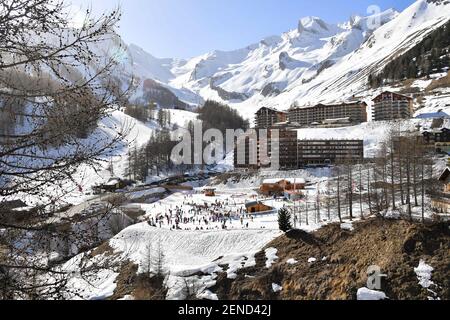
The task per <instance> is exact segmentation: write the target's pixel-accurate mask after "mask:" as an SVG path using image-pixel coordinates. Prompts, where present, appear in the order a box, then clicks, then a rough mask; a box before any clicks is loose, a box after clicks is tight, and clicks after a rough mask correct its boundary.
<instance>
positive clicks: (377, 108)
mask: <svg viewBox="0 0 450 320" xmlns="http://www.w3.org/2000/svg"><path fill="white" fill-rule="evenodd" d="M373 103H374V104H373V112H372V117H373V121H387V120H396V119H409V118H411V116H412V114H413V99H412V98H410V97H408V96H405V95H402V94H398V93H394V92H390V91H385V92H383V93H381V94H380V95H378V96H377V97H375V99H373Z"/></svg>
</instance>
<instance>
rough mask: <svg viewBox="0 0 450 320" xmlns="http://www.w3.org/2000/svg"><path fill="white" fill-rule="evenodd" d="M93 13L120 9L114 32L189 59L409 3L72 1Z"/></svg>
mask: <svg viewBox="0 0 450 320" xmlns="http://www.w3.org/2000/svg"><path fill="white" fill-rule="evenodd" d="M71 2H72V4H73V5H74V6H75V7H76V8H79V7H80V6H84V7H86V6H92V8H93V10H94V12H96V13H99V12H102V11H103V10H110V9H111V8H114V7H115V6H117V5H118V4H120V6H121V8H122V13H123V17H122V21H121V23H120V29H119V32H120V34H121V35H122V37H123V39H124V40H125V41H126V42H127V43H134V44H137V45H139V46H140V47H142V48H144V49H145V50H146V51H148V52H149V53H151V54H153V55H154V56H157V57H160V58H165V57H172V58H189V57H193V56H196V55H199V54H203V53H206V52H209V51H212V50H215V49H219V50H232V49H237V48H241V47H245V46H247V45H249V44H252V43H255V42H258V41H259V40H261V39H262V38H264V37H266V36H270V35H279V34H281V33H282V32H285V31H288V30H290V29H294V28H296V26H297V24H298V20H299V19H300V18H301V17H304V16H318V17H320V18H322V19H323V20H325V21H326V22H331V23H336V22H342V21H346V20H348V18H349V17H350V16H351V15H353V14H360V15H364V14H366V12H367V8H368V7H369V6H370V5H377V6H379V7H380V8H381V9H382V10H385V9H388V8H395V9H397V10H399V11H402V10H404V9H405V8H406V7H408V6H409V5H410V4H412V3H413V2H414V0H338V1H337V0H312V1H311V0H121V1H120V0H72V1H71Z"/></svg>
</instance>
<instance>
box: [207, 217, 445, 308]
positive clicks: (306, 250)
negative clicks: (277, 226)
mask: <svg viewBox="0 0 450 320" xmlns="http://www.w3.org/2000/svg"><path fill="white" fill-rule="evenodd" d="M449 246H450V232H449V230H448V223H447V224H435V225H433V226H423V225H420V224H415V223H411V222H408V221H403V220H384V219H381V218H376V219H370V220H367V221H363V222H359V223H355V230H354V231H352V232H350V231H346V230H341V228H340V225H338V224H334V225H329V226H327V227H324V228H322V229H320V230H318V231H317V232H315V233H313V234H308V233H306V232H303V231H291V232H289V233H287V234H286V235H284V236H281V237H279V238H277V239H275V240H274V241H273V242H271V243H270V244H269V245H268V246H267V247H275V248H277V249H278V253H277V256H278V257H279V260H278V262H277V264H275V265H274V266H273V267H272V268H271V269H266V268H265V266H264V263H265V258H264V253H262V252H261V253H259V254H258V255H257V256H256V260H257V266H256V267H253V268H248V269H244V270H241V271H240V272H239V274H238V278H237V279H236V280H235V281H234V282H231V281H230V280H227V279H225V278H226V277H223V276H222V277H219V279H218V281H217V285H216V286H215V287H214V288H212V291H213V292H215V293H217V294H218V295H219V297H220V298H221V299H233V300H234V299H236V300H239V299H290V300H317V299H318V300H323V299H326V300H344V299H355V298H356V292H357V290H358V289H359V288H361V287H363V286H365V285H366V281H367V274H366V272H367V269H368V267H369V266H372V265H378V266H379V267H381V269H382V271H383V272H384V273H386V274H387V275H388V280H387V281H386V282H385V283H384V284H383V291H385V292H386V294H387V295H388V297H390V298H392V299H427V296H428V295H429V293H428V292H427V291H426V290H424V289H423V288H421V287H420V286H419V285H418V281H417V276H416V274H415V273H414V267H417V265H418V264H419V261H420V259H423V258H425V259H426V261H427V262H428V263H430V264H431V265H432V266H433V267H434V268H435V272H434V273H433V281H435V282H436V283H438V284H439V285H440V288H435V289H436V290H437V291H438V294H439V296H440V297H441V298H443V299H448V298H449V297H450V293H449V286H450V285H449V279H450V268H449V266H450V255H449V254H448V247H449ZM311 257H315V258H316V259H317V261H316V262H315V263H312V264H311V263H308V259H309V258H311ZM323 257H326V260H322V258H323ZM291 258H293V259H295V260H297V261H298V263H297V264H295V265H289V264H287V263H286V261H287V260H288V259H291ZM246 275H249V276H251V277H248V276H246ZM272 283H277V284H281V286H282V287H283V291H282V292H281V293H279V294H275V293H273V291H272V289H271V284H272Z"/></svg>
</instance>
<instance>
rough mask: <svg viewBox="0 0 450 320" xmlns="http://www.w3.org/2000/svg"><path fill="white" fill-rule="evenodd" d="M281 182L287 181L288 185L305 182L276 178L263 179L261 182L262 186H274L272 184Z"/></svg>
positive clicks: (301, 179) (298, 179) (296, 179)
mask: <svg viewBox="0 0 450 320" xmlns="http://www.w3.org/2000/svg"><path fill="white" fill-rule="evenodd" d="M281 181H287V182H289V183H292V184H295V183H298V184H305V183H306V181H305V179H303V178H276V179H265V180H264V181H263V184H274V183H279V182H281Z"/></svg>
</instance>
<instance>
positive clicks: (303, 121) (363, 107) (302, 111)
mask: <svg viewBox="0 0 450 320" xmlns="http://www.w3.org/2000/svg"><path fill="white" fill-rule="evenodd" d="M288 119H289V121H291V122H296V123H298V124H299V125H301V126H303V127H306V126H311V125H316V126H317V125H323V126H325V127H327V126H329V127H333V126H343V125H352V124H360V123H363V122H367V104H366V103H365V102H363V101H353V102H348V103H339V104H318V105H316V106H313V107H298V106H294V107H292V108H291V109H290V110H289V112H288Z"/></svg>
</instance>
